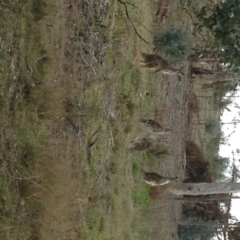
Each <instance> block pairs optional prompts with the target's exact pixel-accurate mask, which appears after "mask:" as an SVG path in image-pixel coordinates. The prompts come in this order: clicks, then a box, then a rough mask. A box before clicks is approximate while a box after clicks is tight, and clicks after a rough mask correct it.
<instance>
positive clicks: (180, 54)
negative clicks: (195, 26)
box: [153, 26, 189, 63]
mask: <svg viewBox="0 0 240 240" xmlns="http://www.w3.org/2000/svg"><path fill="white" fill-rule="evenodd" d="M153 44H154V46H155V48H156V49H158V50H161V51H163V52H164V53H165V54H166V55H167V57H168V58H169V61H170V62H171V63H178V62H181V61H182V60H183V59H184V58H185V57H186V55H187V54H188V44H189V41H188V36H187V33H186V31H184V30H182V29H178V28H176V27H174V26H172V27H170V29H169V30H168V31H166V32H165V33H164V34H162V35H157V36H154V38H153Z"/></svg>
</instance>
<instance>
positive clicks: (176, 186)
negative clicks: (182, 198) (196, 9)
mask: <svg viewBox="0 0 240 240" xmlns="http://www.w3.org/2000/svg"><path fill="white" fill-rule="evenodd" d="M167 192H168V193H170V194H173V195H191V196H196V195H209V194H221V193H229V194H230V193H237V192H240V183H172V184H171V185H169V187H168V189H167Z"/></svg>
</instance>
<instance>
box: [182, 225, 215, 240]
mask: <svg viewBox="0 0 240 240" xmlns="http://www.w3.org/2000/svg"><path fill="white" fill-rule="evenodd" d="M213 236H214V224H213V223H212V224H211V223H209V224H207V225H197V224H196V225H195V226H194V225H192V222H191V224H190V225H179V226H178V238H179V239H180V240H193V239H206V238H208V239H210V238H211V237H213Z"/></svg>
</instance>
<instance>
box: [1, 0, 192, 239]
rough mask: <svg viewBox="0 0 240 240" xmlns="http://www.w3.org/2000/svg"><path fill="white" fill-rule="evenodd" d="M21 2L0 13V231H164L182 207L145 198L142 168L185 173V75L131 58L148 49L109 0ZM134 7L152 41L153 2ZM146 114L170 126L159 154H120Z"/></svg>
mask: <svg viewBox="0 0 240 240" xmlns="http://www.w3.org/2000/svg"><path fill="white" fill-rule="evenodd" d="M16 4H17V1H16ZM21 4H22V5H21V8H20V9H19V10H18V11H19V12H18V14H15V12H10V14H9V12H8V11H6V13H5V14H4V15H3V16H2V17H3V18H5V19H7V20H8V21H7V23H8V24H6V26H3V29H5V32H4V33H5V35H4V34H3V36H6V39H3V41H2V52H3V56H4V57H2V58H1V59H0V61H1V64H2V65H1V66H2V69H1V70H2V72H1V73H2V75H1V78H2V81H1V84H2V85H1V87H2V88H1V89H2V91H1V96H0V97H1V98H0V104H1V106H2V108H1V122H2V123H3V124H2V127H1V156H0V162H1V166H0V178H1V180H2V181H1V182H2V185H1V186H0V202H1V205H0V206H1V212H2V216H3V217H2V218H1V219H0V225H1V229H2V231H1V232H0V234H1V235H0V237H1V239H7V240H12V239H44V240H48V239H59V240H61V239H66V237H67V239H71V240H75V239H113V238H114V239H119V240H121V239H139V238H140V237H142V239H147V238H148V236H149V234H150V236H153V237H157V236H160V237H161V239H166V238H167V237H168V236H169V237H170V239H173V237H172V234H173V233H174V234H175V233H176V226H175V227H174V228H172V224H174V222H173V221H174V219H176V218H177V217H178V216H179V212H180V208H179V204H175V203H172V202H168V201H167V200H164V199H163V200H161V201H157V203H154V204H153V205H152V202H151V200H150V198H149V195H148V188H147V187H146V185H144V183H143V182H142V181H141V174H140V168H141V167H142V166H144V167H146V168H148V170H154V169H159V170H160V172H164V175H175V174H176V175H177V174H179V175H180V174H182V173H180V171H179V169H180V166H181V161H182V160H181V159H182V156H181V154H182V152H183V149H182V148H183V147H182V146H183V145H184V144H183V142H184V126H185V125H184V124H183V123H182V122H183V121H182V119H185V118H186V113H185V103H184V102H182V99H183V96H184V95H185V94H186V92H187V89H188V87H187V85H188V82H187V80H186V81H184V80H182V82H181V81H178V80H177V79H174V78H173V79H170V80H171V81H168V80H169V79H162V77H161V76H159V75H154V74H152V73H149V72H148V71H146V70H139V69H138V68H137V67H136V66H135V65H134V61H133V59H134V57H135V58H136V57H137V52H138V51H140V50H141V51H145V52H151V50H152V49H151V46H150V45H147V44H145V43H143V42H142V41H141V40H140V39H139V38H138V37H137V36H136V34H135V33H134V32H133V29H132V26H131V24H130V23H129V21H128V20H127V18H126V16H125V12H124V8H123V6H122V5H121V4H120V3H118V2H116V1H115V2H114V3H113V5H111V6H109V7H107V6H106V7H102V6H101V7H100V5H98V4H100V3H97V4H96V5H95V4H94V2H93V1H78V0H75V1H72V2H62V1H60V2H56V1H50V2H47V3H44V2H43V1H41V2H40V1H35V0H34V1H33V0H28V1H27V2H21ZM134 4H135V5H137V6H138V8H131V7H130V6H129V7H128V9H129V13H130V16H131V18H132V19H133V20H134V22H135V24H136V26H137V29H138V31H139V32H140V33H141V35H142V36H143V37H144V38H145V39H147V40H148V41H150V42H151V39H152V33H151V32H149V31H148V30H147V29H151V28H152V22H153V14H151V13H152V10H153V9H155V5H150V4H149V3H148V2H146V1H144V2H143V1H140V0H136V1H135V2H134ZM176 6H177V5H176V3H175V2H174V4H173V7H174V9H175V8H176ZM89 13H90V14H89ZM103 16H104V17H103ZM173 17H174V18H175V15H174V14H173ZM174 18H172V19H168V21H169V23H168V24H170V22H171V21H173V19H174ZM142 19H144V25H145V26H143V25H142ZM5 22H6V21H5ZM90 23H92V27H91V28H90V27H89V24H90ZM146 28H147V29H146ZM10 33H12V34H10ZM9 49H10V50H9ZM139 49H140V50H139ZM162 80H164V81H162ZM168 87H169V89H170V90H168V89H167V88H168ZM175 89H180V91H179V92H178V93H177V94H176V92H175V93H174V91H175ZM166 92H168V93H169V95H167V96H165V93H166ZM176 99H177V100H178V101H180V102H179V104H180V110H178V109H179V105H175V100H176ZM176 109H177V110H176ZM154 115H155V116H156V117H155V118H156V120H158V121H159V120H160V122H164V121H165V122H168V123H169V124H171V125H172V127H174V131H175V132H174V133H173V134H172V136H171V141H170V142H171V144H169V146H168V147H169V149H170V152H171V153H173V155H172V156H171V155H170V154H169V156H167V157H166V159H165V160H166V162H164V160H162V159H161V160H159V159H153V158H151V157H149V155H148V154H147V153H146V152H141V153H139V152H137V153H136V152H134V153H129V152H128V151H127V145H128V143H129V142H130V141H131V140H132V139H134V138H135V137H137V136H139V135H140V134H141V133H144V131H143V130H141V126H140V125H139V124H136V122H137V119H139V118H140V117H145V116H147V117H152V116H154ZM177 119H179V121H180V120H181V122H178V120H177ZM165 125H166V124H165ZM175 134H177V135H178V136H179V139H177V138H176V137H175ZM169 162H170V164H169ZM159 166H160V167H159ZM150 206H151V207H150ZM155 208H158V209H165V210H164V211H163V214H159V215H158V216H156V215H154V213H155V212H156V211H155ZM167 212H170V214H166V213H167ZM145 214H147V216H149V219H146V218H145V217H144V216H145ZM159 219H162V221H158V220H159ZM156 222H158V224H152V223H156ZM151 224H152V225H151ZM149 226H151V228H149ZM159 227H160V230H159ZM149 229H150V230H149Z"/></svg>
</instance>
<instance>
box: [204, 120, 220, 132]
mask: <svg viewBox="0 0 240 240" xmlns="http://www.w3.org/2000/svg"><path fill="white" fill-rule="evenodd" d="M219 128H220V126H219V122H218V121H217V120H214V119H207V120H206V123H205V131H206V132H207V133H209V134H210V135H215V134H216V133H218V131H219Z"/></svg>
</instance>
